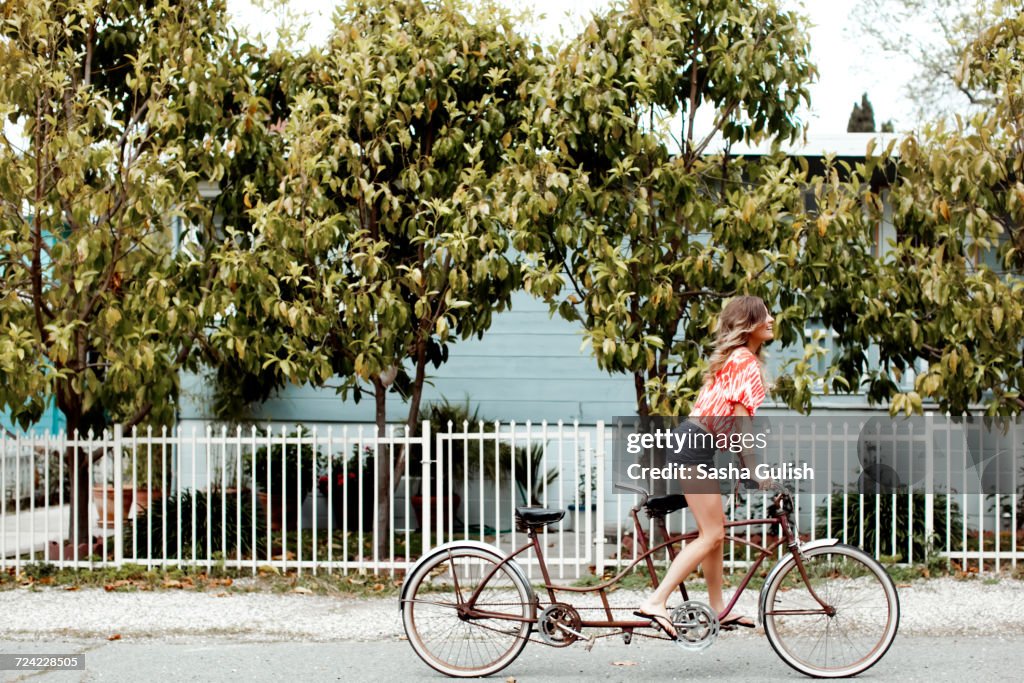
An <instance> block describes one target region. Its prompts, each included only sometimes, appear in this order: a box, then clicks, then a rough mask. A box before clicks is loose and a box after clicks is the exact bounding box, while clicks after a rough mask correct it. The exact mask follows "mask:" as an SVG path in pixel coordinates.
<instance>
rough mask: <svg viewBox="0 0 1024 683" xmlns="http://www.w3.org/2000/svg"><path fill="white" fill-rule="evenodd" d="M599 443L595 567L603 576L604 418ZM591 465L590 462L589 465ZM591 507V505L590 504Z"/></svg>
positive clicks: (596, 487)
mask: <svg viewBox="0 0 1024 683" xmlns="http://www.w3.org/2000/svg"><path fill="white" fill-rule="evenodd" d="M596 439H597V443H596V444H594V446H595V448H594V456H595V459H596V460H597V462H596V463H595V464H596V465H597V468H596V470H597V485H596V486H595V487H594V491H595V492H596V493H597V500H596V501H595V502H596V503H597V512H596V514H595V515H594V523H595V525H596V526H597V528H596V529H594V534H595V535H596V537H595V538H594V554H595V555H596V557H595V558H594V567H595V569H596V572H597V575H598V576H602V575H603V574H604V420H598V421H597V434H596ZM587 466H588V467H589V466H590V465H589V463H588V465H587ZM588 507H589V506H588Z"/></svg>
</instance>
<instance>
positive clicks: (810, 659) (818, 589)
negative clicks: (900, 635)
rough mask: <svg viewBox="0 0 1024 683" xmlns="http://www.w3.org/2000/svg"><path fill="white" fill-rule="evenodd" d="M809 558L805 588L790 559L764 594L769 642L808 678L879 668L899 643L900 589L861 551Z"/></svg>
mask: <svg viewBox="0 0 1024 683" xmlns="http://www.w3.org/2000/svg"><path fill="white" fill-rule="evenodd" d="M803 557H804V560H803V565H804V569H805V571H806V575H807V580H806V581H805V580H804V577H803V576H802V575H801V573H800V568H799V567H798V566H797V563H796V561H795V560H794V559H793V558H789V559H788V560H785V561H786V562H788V565H786V566H785V568H784V569H783V570H782V571H780V572H779V573H778V574H777V575H776V576H775V577H774V579H772V581H771V583H770V584H769V585H768V586H766V587H765V591H766V594H765V597H766V599H765V603H764V604H765V612H764V630H765V635H766V636H768V642H769V643H771V645H772V648H773V649H774V650H775V652H776V653H777V654H778V655H779V657H781V658H782V660H783V661H784V662H786V663H787V664H789V665H790V666H791V667H793V668H794V669H796V670H797V671H800V672H802V673H805V674H807V675H808V676H815V677H819V678H841V677H846V676H856V675H857V674H859V673H861V672H863V671H866V670H867V669H869V668H870V667H871V666H873V665H874V664H875V663H876V662H878V660H880V659H881V658H882V657H883V656H884V655H885V653H886V651H887V650H888V649H889V646H890V645H892V642H893V640H894V639H895V638H896V629H897V628H898V626H899V621H900V603H899V597H898V595H897V594H896V586H895V585H894V584H893V582H892V578H891V577H890V576H889V574H888V573H886V571H885V568H884V567H882V565H881V564H879V563H878V562H877V561H875V560H874V559H873V558H872V557H871V556H870V555H868V554H867V553H865V552H864V551H863V550H861V549H860V548H855V547H853V546H849V545H834V546H824V547H819V548H812V549H810V550H808V551H806V552H805V553H804V555H803ZM815 596H817V598H815ZM818 599H820V600H821V602H823V603H825V605H826V606H827V607H822V605H821V602H819V600H818Z"/></svg>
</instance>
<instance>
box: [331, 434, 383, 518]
mask: <svg viewBox="0 0 1024 683" xmlns="http://www.w3.org/2000/svg"><path fill="white" fill-rule="evenodd" d="M330 469H331V473H330V480H331V488H332V490H331V492H330V496H329V497H330V499H331V507H332V508H333V509H332V515H333V517H334V529H335V530H336V531H337V530H339V529H345V530H348V531H370V530H372V529H373V519H374V507H373V482H374V479H373V476H374V475H373V473H374V457H373V449H372V448H370V447H369V446H366V447H365V448H363V452H362V453H359V447H358V446H353V447H352V454H351V455H350V456H348V457H345V456H344V455H337V456H335V457H334V458H332V459H331V468H330ZM317 487H318V488H319V490H320V495H322V496H324V498H327V497H328V495H327V494H328V475H327V473H326V472H324V473H323V474H321V475H320V477H319V479H318V480H317ZM360 493H361V494H362V499H361V501H360Z"/></svg>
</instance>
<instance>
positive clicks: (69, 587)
mask: <svg viewBox="0 0 1024 683" xmlns="http://www.w3.org/2000/svg"><path fill="white" fill-rule="evenodd" d="M64 590H66V591H76V590H78V586H68V587H67V588H65V589H64Z"/></svg>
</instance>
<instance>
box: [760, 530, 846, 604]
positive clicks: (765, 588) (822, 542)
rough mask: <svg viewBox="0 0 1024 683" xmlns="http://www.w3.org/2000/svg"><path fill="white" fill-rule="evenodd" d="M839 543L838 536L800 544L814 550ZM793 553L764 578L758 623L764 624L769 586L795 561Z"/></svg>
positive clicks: (801, 546) (806, 548)
mask: <svg viewBox="0 0 1024 683" xmlns="http://www.w3.org/2000/svg"><path fill="white" fill-rule="evenodd" d="M833 545H839V539H838V538H819V539H818V540H816V541H810V542H808V543H802V544H800V550H801V551H804V552H806V551H808V550H814V549H815V548H827V547H829V546H833ZM795 561H796V560H794V559H793V556H792V555H786V556H785V557H784V558H782V559H781V560H779V561H778V562H777V563H776V564H775V566H774V567H772V570H771V571H770V572H768V576H767V577H766V578H765V580H764V585H762V586H761V594H760V595H759V596H758V598H757V623H758V624H764V613H765V611H766V610H767V609H768V586H770V585H771V583H772V579H774V578H775V575H776V574H778V573H780V572H781V571H782V570H783V569H786V568H787V567H789V565H790V564H792V563H793V562H795Z"/></svg>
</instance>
